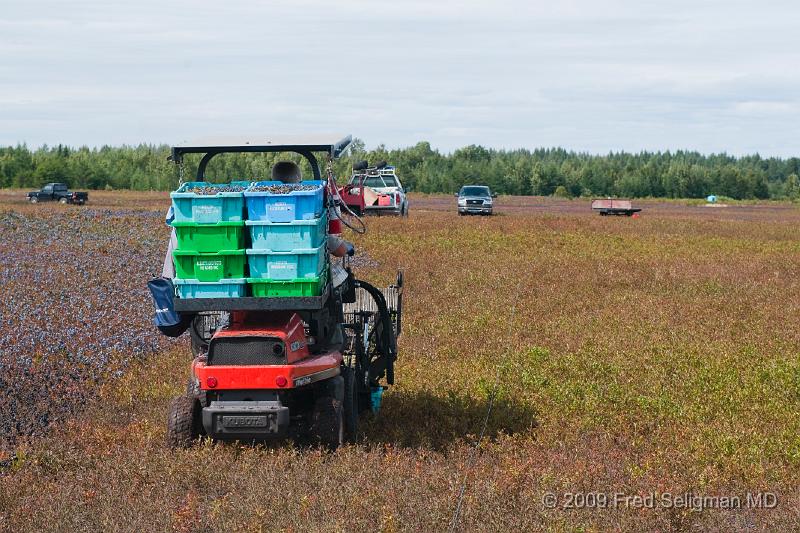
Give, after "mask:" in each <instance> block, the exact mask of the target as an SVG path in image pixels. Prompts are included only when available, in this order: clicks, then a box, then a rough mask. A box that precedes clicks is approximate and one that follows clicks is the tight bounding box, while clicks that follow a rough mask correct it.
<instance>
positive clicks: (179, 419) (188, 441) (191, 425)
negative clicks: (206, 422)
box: [167, 394, 202, 449]
mask: <svg viewBox="0 0 800 533" xmlns="http://www.w3.org/2000/svg"><path fill="white" fill-rule="evenodd" d="M201 427H202V424H201V423H200V403H199V402H198V401H197V400H196V399H195V398H194V397H193V396H189V395H188V394H183V395H181V396H178V397H177V398H174V399H173V400H172V402H171V403H170V405H169V416H168V417H167V446H169V447H170V448H173V449H175V448H188V447H189V446H191V445H192V444H193V443H194V441H195V440H197V438H198V437H200V428H201Z"/></svg>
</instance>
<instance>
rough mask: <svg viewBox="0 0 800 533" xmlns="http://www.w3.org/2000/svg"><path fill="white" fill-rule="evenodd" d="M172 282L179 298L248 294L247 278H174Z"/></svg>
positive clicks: (241, 295)
mask: <svg viewBox="0 0 800 533" xmlns="http://www.w3.org/2000/svg"><path fill="white" fill-rule="evenodd" d="M172 282H173V283H174V284H175V290H176V292H177V294H178V297H179V298H242V297H244V296H246V295H247V280H246V279H224V280H222V281H197V280H196V279H174V280H172Z"/></svg>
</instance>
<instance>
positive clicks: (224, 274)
mask: <svg viewBox="0 0 800 533" xmlns="http://www.w3.org/2000/svg"><path fill="white" fill-rule="evenodd" d="M172 255H173V257H174V258H175V274H176V276H175V277H177V278H178V279H194V280H197V281H220V280H222V279H235V278H244V277H246V276H245V271H244V267H245V265H246V264H247V256H246V255H245V253H244V250H223V251H220V252H216V253H200V252H192V251H187V250H175V251H174V252H172Z"/></svg>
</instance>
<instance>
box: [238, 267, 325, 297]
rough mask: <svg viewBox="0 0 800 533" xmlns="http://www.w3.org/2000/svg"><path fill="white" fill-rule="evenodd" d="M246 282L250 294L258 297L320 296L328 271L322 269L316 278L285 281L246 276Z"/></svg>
mask: <svg viewBox="0 0 800 533" xmlns="http://www.w3.org/2000/svg"><path fill="white" fill-rule="evenodd" d="M247 284H248V285H250V290H251V293H252V295H253V296H255V297H259V298H299V297H304V296H320V295H322V292H323V291H324V289H325V286H326V285H327V284H328V273H327V271H323V272H322V273H321V274H320V275H319V277H316V278H299V279H292V280H285V281H283V280H282V281H275V280H269V279H261V278H248V279H247Z"/></svg>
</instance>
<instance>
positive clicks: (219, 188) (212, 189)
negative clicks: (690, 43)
mask: <svg viewBox="0 0 800 533" xmlns="http://www.w3.org/2000/svg"><path fill="white" fill-rule="evenodd" d="M243 190H245V187H243V186H241V185H208V186H205V187H190V188H188V189H186V190H185V191H183V192H191V193H194V194H209V195H211V194H219V193H221V192H242V191H243Z"/></svg>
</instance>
